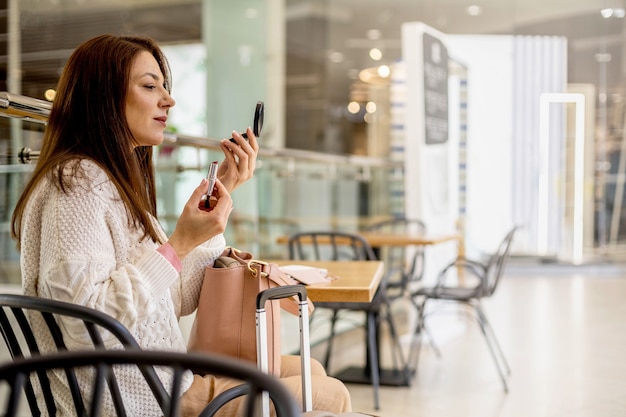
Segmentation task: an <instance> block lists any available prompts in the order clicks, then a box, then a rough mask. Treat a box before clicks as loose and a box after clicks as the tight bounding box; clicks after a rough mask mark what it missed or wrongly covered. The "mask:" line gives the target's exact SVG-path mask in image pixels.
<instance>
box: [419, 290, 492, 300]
mask: <svg viewBox="0 0 626 417" xmlns="http://www.w3.org/2000/svg"><path fill="white" fill-rule="evenodd" d="M480 292H481V290H480V288H479V287H424V288H420V289H419V290H417V291H415V292H414V293H413V296H414V297H419V296H424V297H427V298H432V299H439V300H453V301H470V300H472V299H475V298H478V297H480Z"/></svg>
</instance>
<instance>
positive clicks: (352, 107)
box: [348, 101, 361, 114]
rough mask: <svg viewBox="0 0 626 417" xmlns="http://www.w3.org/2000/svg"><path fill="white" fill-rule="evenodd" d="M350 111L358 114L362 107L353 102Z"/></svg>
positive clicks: (349, 105) (350, 104)
mask: <svg viewBox="0 0 626 417" xmlns="http://www.w3.org/2000/svg"><path fill="white" fill-rule="evenodd" d="M348 111H349V112H350V113H352V114H357V113H358V112H359V111H361V105H360V104H359V103H357V102H356V101H351V102H350V103H348Z"/></svg>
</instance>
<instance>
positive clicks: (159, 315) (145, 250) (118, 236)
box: [21, 160, 225, 416]
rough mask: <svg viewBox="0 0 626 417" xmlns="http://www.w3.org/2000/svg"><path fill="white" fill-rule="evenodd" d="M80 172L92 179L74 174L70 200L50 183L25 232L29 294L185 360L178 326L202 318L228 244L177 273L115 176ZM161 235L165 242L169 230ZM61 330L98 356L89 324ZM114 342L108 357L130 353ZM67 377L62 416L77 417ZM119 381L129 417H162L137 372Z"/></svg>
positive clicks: (218, 244)
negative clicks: (134, 221)
mask: <svg viewBox="0 0 626 417" xmlns="http://www.w3.org/2000/svg"><path fill="white" fill-rule="evenodd" d="M80 164H81V166H82V167H83V168H84V171H83V172H84V175H76V172H75V171H73V172H70V171H71V170H70V169H66V173H67V175H70V174H71V175H72V181H73V182H74V184H75V186H74V187H73V188H72V190H71V191H70V192H68V193H67V194H66V193H63V192H61V191H59V190H58V188H57V187H55V186H54V185H53V184H51V183H50V182H49V180H45V181H42V182H41V183H40V184H39V185H38V186H37V188H36V190H35V192H34V193H33V195H32V197H31V198H30V200H29V202H28V205H27V208H26V210H25V213H24V217H23V223H22V246H21V268H22V285H23V290H24V293H25V294H27V295H35V296H39V297H46V298H52V299H55V300H61V301H66V302H71V303H75V304H80V305H84V306H88V307H92V308H95V309H96V310H100V311H103V312H105V313H107V314H109V315H111V316H113V317H115V318H116V319H117V320H119V321H120V322H122V323H123V324H124V325H125V326H126V327H127V328H128V329H129V330H130V332H131V333H132V334H133V335H134V336H135V338H136V339H137V342H138V343H139V345H141V347H142V348H145V349H156V350H174V351H185V350H186V345H185V341H184V339H183V336H182V334H181V331H180V327H179V325H178V319H179V318H180V316H183V315H187V314H190V313H192V312H193V311H194V310H195V309H196V307H197V304H198V297H199V294H200V288H201V285H202V278H203V273H204V268H205V266H207V265H211V264H212V263H213V261H214V260H215V259H216V258H217V257H218V256H219V255H220V254H221V253H222V251H223V249H224V246H225V243H224V237H223V236H222V235H218V236H215V237H214V238H213V239H211V240H210V241H208V242H206V243H205V244H204V245H203V246H202V247H199V248H196V249H195V250H194V251H193V252H192V253H191V254H189V255H188V256H187V257H186V258H185V259H184V260H183V263H182V264H183V268H182V271H181V273H178V272H177V271H176V269H175V268H174V267H173V266H172V265H171V263H170V262H168V261H167V260H166V259H165V257H163V256H162V255H161V254H160V253H159V252H158V251H157V250H156V249H157V248H158V246H159V245H158V244H157V243H155V242H153V241H151V240H150V239H144V240H142V239H141V236H142V233H141V232H139V231H136V230H134V229H133V227H132V226H131V225H130V223H129V219H128V214H127V212H126V209H125V206H124V205H123V203H122V200H121V199H120V196H119V193H118V192H117V189H116V188H115V186H114V185H113V183H112V182H111V181H110V180H109V178H108V177H107V175H106V173H105V172H104V171H103V170H102V169H101V168H100V167H99V166H98V165H96V164H95V163H93V162H89V161H86V160H83V161H82V162H80ZM79 172H80V171H79ZM155 223H156V220H155ZM159 230H160V231H161V232H162V229H161V228H160V226H159ZM164 236H165V235H164ZM165 240H166V239H165ZM33 326H34V327H35V334H37V335H43V334H45V333H46V331H45V330H44V327H43V326H45V325H44V324H43V323H42V322H35V323H33ZM62 327H63V332H64V338H65V341H66V344H67V345H68V348H69V349H81V348H90V347H91V346H92V343H91V342H90V339H89V336H88V333H87V331H86V330H85V328H84V326H82V324H81V323H77V322H75V321H72V320H66V321H64V322H63V323H62ZM39 329H41V330H39ZM107 335H108V336H109V339H108V340H106V343H107V346H108V347H109V348H119V347H120V346H121V345H120V344H119V343H118V342H117V340H116V339H115V338H113V337H111V335H110V334H107ZM41 342H42V343H43V344H44V350H47V348H49V349H50V350H55V348H54V345H53V344H52V343H53V342H52V340H51V339H49V338H47V339H42V340H41ZM60 375H61V374H60V373H59V377H58V378H55V379H52V384H53V389H54V391H55V397H56V400H57V403H58V407H59V413H58V415H60V416H64V415H74V414H75V413H74V412H73V411H72V410H73V406H72V400H71V397H70V395H69V391H67V389H66V388H65V382H64V378H63V377H62V376H60ZM117 375H118V378H119V381H120V385H121V386H120V388H121V391H122V392H123V394H124V395H125V396H126V398H125V404H127V405H128V406H129V410H130V411H129V415H132V416H160V415H162V414H161V412H160V409H159V408H158V405H157V404H156V401H155V400H154V399H153V395H152V393H151V392H150V390H149V388H148V386H147V385H146V384H145V382H144V379H143V377H142V376H141V374H140V373H139V372H138V371H134V370H130V369H126V368H124V369H122V370H121V371H120V372H119V373H117ZM82 377H83V378H86V376H85V375H83V376H82ZM160 377H161V379H163V380H164V383H165V384H166V385H165V386H166V387H168V386H169V379H170V377H169V375H168V374H167V373H166V372H160ZM190 383H191V378H187V380H186V381H185V387H184V389H183V391H184V390H186V389H187V388H188V386H189V384H190ZM81 385H82V386H83V387H88V386H89V385H90V384H89V383H87V382H83V383H82V384H81ZM105 405H106V410H104V411H105V413H104V415H105V416H108V415H113V414H114V412H113V410H112V409H111V408H110V407H111V404H110V403H109V402H107V404H105Z"/></svg>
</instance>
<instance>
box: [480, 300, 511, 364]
mask: <svg viewBox="0 0 626 417" xmlns="http://www.w3.org/2000/svg"><path fill="white" fill-rule="evenodd" d="M477 307H478V308H477V312H478V314H479V315H480V317H481V320H482V321H483V323H484V324H485V330H486V331H488V332H489V334H490V335H491V339H492V340H493V342H494V344H495V346H496V349H497V352H498V354H499V356H500V359H501V360H502V364H503V365H504V369H505V370H506V374H507V375H511V368H510V367H509V363H508V362H507V360H506V357H505V356H504V351H503V350H502V347H501V346H500V342H498V338H497V337H496V333H495V332H494V331H493V327H491V323H490V322H489V320H487V315H486V314H485V312H484V311H483V309H482V307H481V306H480V305H479V306H477Z"/></svg>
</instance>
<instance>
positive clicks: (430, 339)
mask: <svg viewBox="0 0 626 417" xmlns="http://www.w3.org/2000/svg"><path fill="white" fill-rule="evenodd" d="M411 303H412V304H413V306H414V307H415V309H416V310H417V315H418V317H419V316H420V314H421V311H423V308H424V304H425V303H426V300H424V301H423V302H422V305H419V304H418V303H417V302H415V301H414V300H413V299H411ZM420 330H421V331H423V332H424V334H425V335H426V337H427V338H428V344H429V345H430V347H431V349H432V350H433V352H435V356H437V358H441V351H440V350H439V347H438V346H437V343H435V338H434V337H433V334H432V333H431V332H430V330H428V327H427V326H426V320H425V318H424V320H423V324H422V328H421V329H420Z"/></svg>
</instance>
